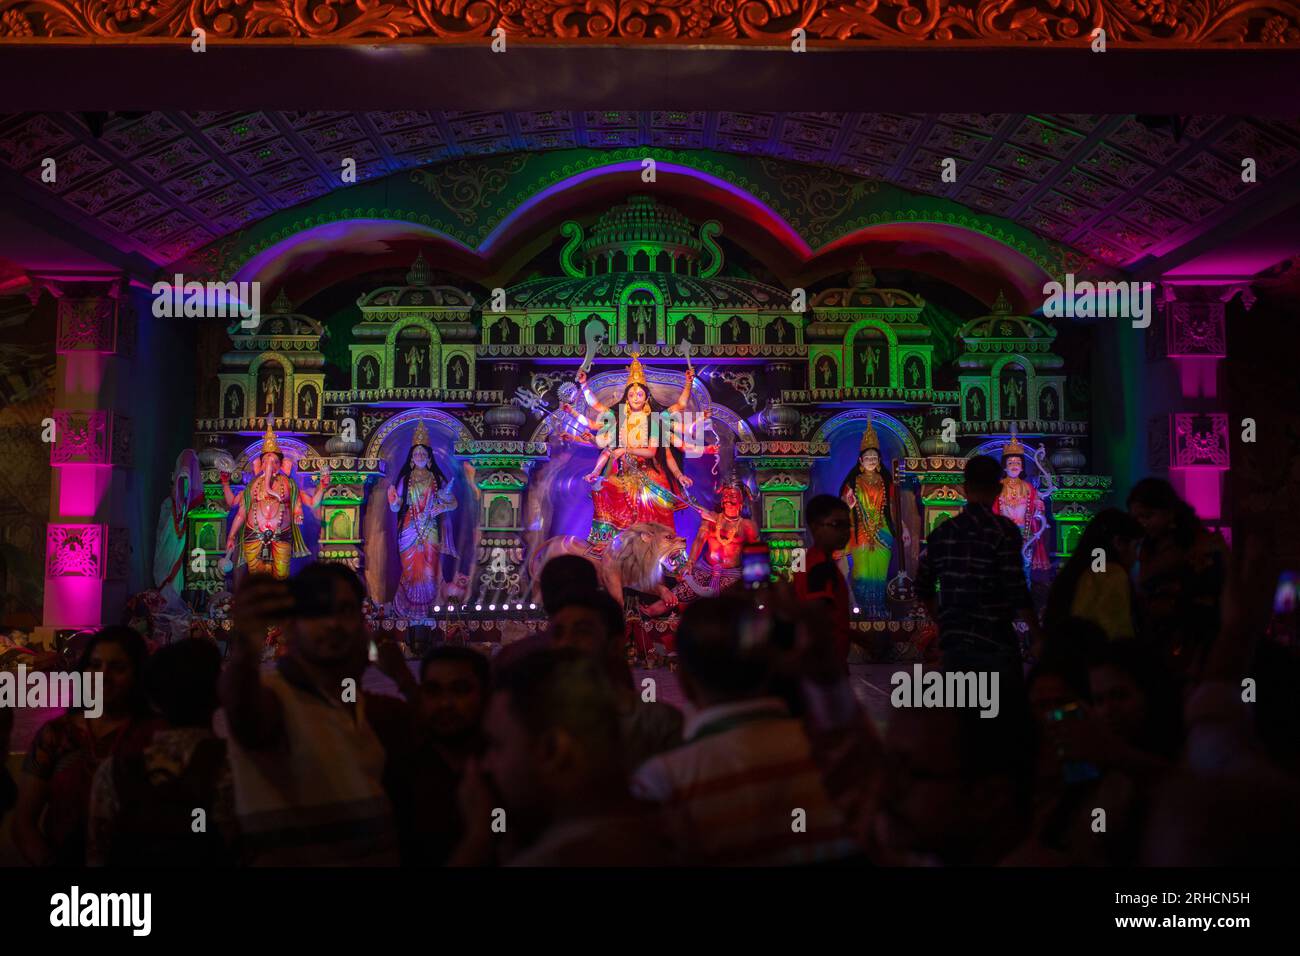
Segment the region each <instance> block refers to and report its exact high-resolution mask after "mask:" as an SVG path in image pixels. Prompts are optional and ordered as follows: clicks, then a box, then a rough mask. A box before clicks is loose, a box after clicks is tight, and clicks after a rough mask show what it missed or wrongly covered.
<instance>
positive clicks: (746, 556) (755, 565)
mask: <svg viewBox="0 0 1300 956" xmlns="http://www.w3.org/2000/svg"><path fill="white" fill-rule="evenodd" d="M740 573H741V577H742V579H743V580H744V582H745V587H746V588H749V589H750V590H755V589H757V588H761V587H765V586H767V585H768V584H771V583H772V553H771V550H770V549H769V548H768V546H767V545H765V544H747V545H745V547H744V549H743V550H742V551H741V552H740Z"/></svg>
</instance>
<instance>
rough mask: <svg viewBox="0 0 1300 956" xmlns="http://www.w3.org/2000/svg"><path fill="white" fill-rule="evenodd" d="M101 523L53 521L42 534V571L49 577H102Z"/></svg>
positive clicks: (102, 547)
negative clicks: (44, 534) (44, 535)
mask: <svg viewBox="0 0 1300 956" xmlns="http://www.w3.org/2000/svg"><path fill="white" fill-rule="evenodd" d="M104 537H105V536H104V526H103V525H98V524H52V525H49V526H48V528H47V530H46V537H45V573H46V576H47V577H51V578H66V577H78V578H102V577H103V576H104Z"/></svg>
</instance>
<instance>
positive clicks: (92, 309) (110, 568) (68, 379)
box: [33, 276, 131, 638]
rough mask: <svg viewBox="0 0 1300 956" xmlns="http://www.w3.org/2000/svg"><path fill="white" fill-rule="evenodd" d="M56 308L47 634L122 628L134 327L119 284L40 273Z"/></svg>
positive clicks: (42, 285) (40, 283) (39, 281)
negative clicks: (112, 625) (125, 411)
mask: <svg viewBox="0 0 1300 956" xmlns="http://www.w3.org/2000/svg"><path fill="white" fill-rule="evenodd" d="M33 283H34V285H35V286H36V287H37V288H38V289H44V290H46V291H48V292H50V293H52V294H53V295H54V297H55V299H56V301H57V305H58V319H57V322H58V328H57V337H56V346H55V349H56V352H57V356H58V361H57V366H56V370H55V402H54V414H53V419H54V428H55V432H54V441H53V443H52V444H51V446H50V466H51V469H50V470H51V482H52V488H51V492H52V493H51V495H50V521H49V525H48V526H47V531H46V553H45V607H44V619H43V623H44V628H43V630H44V631H45V632H46V635H45V636H46V637H47V638H48V637H50V636H52V632H53V631H56V630H61V629H66V628H88V627H99V626H101V625H103V624H107V623H116V621H117V616H118V614H119V613H120V609H121V607H122V605H123V603H124V600H125V590H126V581H125V571H126V554H127V550H128V548H129V543H128V539H127V531H126V528H124V527H120V526H119V525H120V524H121V519H122V515H123V514H124V510H123V508H124V504H123V502H124V498H125V474H124V468H125V467H126V466H127V465H129V448H130V431H129V430H130V422H129V419H127V418H126V417H125V416H124V415H123V414H121V412H120V411H119V409H121V408H124V407H125V403H126V399H127V394H126V389H127V387H128V377H127V372H128V368H127V365H128V362H127V359H126V357H125V355H124V351H129V349H127V348H126V347H127V346H128V345H129V342H130V331H131V323H130V316H129V313H128V311H127V309H128V307H127V300H126V298H125V286H124V284H123V283H122V282H121V281H119V280H116V279H114V280H108V279H94V280H87V279H82V278H75V279H73V278H68V279H64V278H61V277H49V276H36V277H33Z"/></svg>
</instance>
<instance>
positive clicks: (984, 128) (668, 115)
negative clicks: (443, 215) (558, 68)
mask: <svg viewBox="0 0 1300 956" xmlns="http://www.w3.org/2000/svg"><path fill="white" fill-rule="evenodd" d="M581 149H587V150H620V149H623V150H637V149H659V150H671V151H678V152H681V151H694V150H707V151H710V152H712V153H715V154H731V155H743V156H752V157H756V158H758V159H760V160H762V161H763V162H768V163H770V162H772V161H777V160H779V161H782V162H783V163H785V164H803V166H804V168H803V169H802V171H799V170H797V169H795V170H794V171H788V170H783V171H781V172H780V175H779V176H777V175H776V174H775V173H774V172H773V169H774V167H764V168H765V169H766V170H767V171H768V172H770V173H772V174H773V177H774V178H776V179H779V180H780V186H779V187H777V189H776V193H777V194H776V196H775V201H776V202H778V203H779V202H781V201H783V200H784V201H787V202H788V203H789V204H791V205H792V206H798V205H800V204H801V203H802V204H804V205H806V206H807V207H808V209H809V210H810V212H809V215H808V216H807V217H806V218H805V221H804V222H803V223H802V227H803V231H804V237H805V239H807V241H809V242H810V243H811V244H813V245H816V244H817V243H818V242H822V241H826V240H829V239H833V238H835V235H834V233H833V230H827V229H825V228H824V227H825V222H822V221H821V220H819V219H818V213H817V212H816V208H817V206H818V204H822V203H824V204H828V209H827V213H828V214H829V212H830V210H829V205H830V204H834V205H835V207H836V209H838V208H839V207H846V208H847V207H848V206H849V205H851V200H853V199H854V198H855V197H859V196H861V195H863V194H864V193H866V192H868V191H870V190H873V189H875V188H877V184H878V183H883V184H888V185H891V186H894V187H899V188H901V189H904V190H909V191H912V192H915V193H919V194H921V195H922V196H928V197H933V198H937V199H943V200H948V201H950V202H953V203H956V204H957V205H958V206H962V207H965V208H966V209H968V210H970V211H971V212H973V213H975V214H977V215H986V216H990V217H997V218H999V219H1002V220H1006V221H1008V222H1010V223H1014V224H1017V225H1019V226H1022V227H1025V228H1027V229H1029V230H1031V231H1033V232H1034V233H1036V234H1038V235H1040V236H1042V237H1044V238H1046V239H1050V240H1054V241H1057V242H1060V243H1062V244H1064V245H1067V246H1070V247H1073V248H1074V249H1076V250H1078V251H1079V252H1082V253H1083V254H1085V255H1087V256H1088V257H1090V258H1093V259H1095V260H1097V262H1099V263H1101V264H1103V265H1107V266H1116V267H1122V266H1125V265H1130V264H1132V263H1134V262H1136V261H1138V260H1139V259H1141V258H1143V257H1144V256H1147V255H1151V254H1161V253H1163V252H1167V251H1169V250H1170V249H1172V248H1176V247H1177V246H1179V245H1181V244H1183V243H1185V242H1187V241H1189V240H1190V239H1192V238H1195V237H1196V236H1197V235H1199V234H1200V233H1201V232H1202V231H1204V230H1205V229H1206V228H1210V227H1211V226H1213V225H1214V224H1216V223H1217V222H1218V221H1220V220H1221V219H1223V218H1224V217H1225V216H1227V215H1230V214H1231V213H1232V212H1233V211H1234V202H1235V201H1236V200H1237V199H1239V198H1242V197H1243V195H1244V194H1245V193H1246V192H1247V191H1248V190H1251V189H1267V188H1278V187H1279V186H1280V184H1282V183H1284V182H1286V181H1287V179H1288V177H1290V178H1291V179H1293V178H1294V176H1295V173H1296V168H1297V164H1298V163H1300V122H1295V121H1282V120H1268V119H1245V118H1235V117H1214V116H1189V117H1136V116H1131V115H1120V116H1100V115H1091V114H1053V115H1022V114H991V115H985V114H970V115H967V114H940V115H937V116H921V115H898V114H853V113H721V112H676V111H668V110H659V111H645V112H635V111H619V110H609V111H579V112H568V111H544V112H527V113H520V112H512V113H460V112H425V111H412V110H407V111H392V112H364V113H363V112H356V113H340V112H325V111H311V112H273V111H262V112H253V113H213V112H184V113H182V112H176V113H157V112H156V113H148V114H111V115H108V116H104V115H103V114H99V115H93V116H92V115H88V114H72V113H67V114H19V115H8V116H0V164H3V166H4V167H6V168H7V169H8V170H9V171H11V172H12V173H13V174H14V176H15V177H16V179H15V181H17V182H19V183H21V186H20V189H21V191H22V192H23V194H24V195H25V196H26V197H27V198H30V199H32V200H33V201H35V202H36V203H37V204H38V205H40V206H42V207H43V208H45V209H47V210H49V211H50V212H52V213H53V214H54V215H56V216H58V217H60V218H63V219H66V220H67V221H69V222H70V223H71V224H73V225H74V226H76V227H78V228H83V229H86V230H87V231H89V232H91V233H92V234H94V235H97V236H98V237H99V238H101V239H104V240H106V241H108V242H110V243H112V244H113V245H115V246H116V247H118V248H120V249H122V250H124V251H128V252H132V253H140V254H143V255H145V256H147V257H148V258H150V259H152V260H153V261H154V262H156V263H158V264H160V265H161V264H166V263H170V262H173V261H175V260H177V259H179V258H181V257H183V256H185V255H187V254H190V253H193V252H194V251H195V250H198V249H200V248H203V247H205V246H207V245H209V244H211V243H213V242H214V240H218V239H221V238H222V237H226V236H230V235H232V234H235V233H238V232H240V231H241V230H245V229H248V228H250V227H252V226H253V225H255V224H257V223H259V222H261V221H263V220H266V219H267V218H268V217H272V216H275V215H276V214H278V213H283V212H285V211H287V210H296V209H299V208H303V209H310V206H305V205H304V204H309V203H310V202H311V201H312V200H315V199H317V198H318V197H321V196H324V195H325V194H327V193H338V194H339V195H341V196H350V195H351V194H350V193H348V192H347V189H346V188H345V185H344V183H343V182H342V181H341V177H340V175H339V170H340V168H341V163H342V161H343V159H344V158H349V159H352V160H354V161H355V162H356V166H357V179H358V182H359V183H366V182H368V181H376V180H379V179H381V178H382V177H392V178H391V179H390V180H388V182H393V183H397V182H399V181H408V182H409V181H413V180H417V179H418V178H419V175H422V174H413V171H415V170H419V169H421V167H430V168H429V169H428V171H427V172H428V173H429V176H430V177H431V178H427V180H426V181H428V182H430V183H431V184H432V185H431V186H430V189H431V190H432V191H433V192H437V191H438V189H439V188H440V186H439V185H438V183H439V180H443V181H444V184H445V185H446V186H447V187H448V189H449V190H451V191H452V192H455V191H460V192H462V193H463V194H464V195H465V196H469V197H473V198H474V199H475V200H477V199H478V198H479V197H481V196H484V195H488V194H490V193H492V192H493V191H494V190H495V191H501V189H502V188H503V185H504V181H502V180H501V177H502V176H507V175H509V174H511V173H512V171H513V169H512V166H511V164H512V163H513V164H517V163H519V162H522V161H523V160H522V159H518V160H510V161H508V162H507V165H506V166H505V167H502V166H500V165H495V166H493V165H485V166H482V167H481V168H479V167H475V166H473V165H472V164H467V161H468V160H470V159H472V158H473V157H493V156H502V155H504V154H511V155H517V156H520V157H522V156H524V155H526V154H527V153H529V152H552V151H562V150H581ZM1244 156H1249V157H1251V158H1253V159H1254V160H1255V161H1256V163H1257V165H1258V180H1259V182H1258V183H1257V184H1255V185H1254V186H1251V185H1247V184H1245V183H1243V182H1242V181H1241V177H1240V174H1239V172H1240V163H1241V159H1242V158H1243V157H1244ZM946 157H952V158H954V159H955V160H956V161H957V172H958V175H957V179H956V182H954V183H944V182H942V180H941V177H940V164H941V162H942V160H943V159H944V158H946ZM46 158H53V159H54V160H55V161H56V164H57V169H58V176H57V178H56V181H55V182H53V183H46V182H44V181H43V179H42V169H43V160H45V159H46ZM448 161H455V162H456V163H457V164H458V165H457V166H455V167H449V166H446V165H437V164H440V163H444V164H445V163H446V162H448ZM350 188H352V189H356V190H361V189H363V188H364V187H363V186H355V187H350ZM444 198H448V197H444ZM449 204H450V205H452V206H454V205H455V204H456V197H455V196H451V197H449ZM481 212H482V210H477V211H476V210H466V209H460V210H459V211H458V212H457V217H458V218H459V219H460V220H461V221H462V222H463V223H464V224H468V223H469V222H471V221H472V220H478V219H480V218H481V216H480V215H479V214H480V213H481ZM823 218H825V217H824V216H823Z"/></svg>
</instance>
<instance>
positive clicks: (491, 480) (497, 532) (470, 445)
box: [456, 439, 547, 608]
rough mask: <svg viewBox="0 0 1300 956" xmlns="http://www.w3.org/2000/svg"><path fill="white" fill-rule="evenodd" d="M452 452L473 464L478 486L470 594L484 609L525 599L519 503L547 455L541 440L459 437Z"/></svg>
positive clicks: (522, 503) (475, 481) (525, 574)
mask: <svg viewBox="0 0 1300 956" xmlns="http://www.w3.org/2000/svg"><path fill="white" fill-rule="evenodd" d="M456 454H457V455H458V456H460V457H463V458H468V459H469V460H470V461H471V462H472V463H473V465H474V475H475V479H474V483H475V487H476V489H477V491H478V498H479V514H478V527H479V538H478V553H477V554H476V555H475V556H474V570H473V572H472V574H473V578H472V580H471V581H470V584H469V591H468V596H469V600H470V602H471V603H472V604H479V605H482V606H483V607H484V608H486V607H488V606H489V605H492V604H495V605H498V606H501V605H504V604H507V603H509V604H519V603H523V604H527V603H528V584H529V582H528V581H527V573H526V568H525V567H524V538H523V531H524V528H523V506H524V493H525V490H526V489H527V487H528V475H529V472H530V471H531V470H532V468H533V465H534V464H535V463H536V462H538V461H541V460H542V459H544V458H546V456H547V449H546V443H545V442H524V441H511V440H491V439H489V440H484V441H475V440H471V441H460V442H457V443H456Z"/></svg>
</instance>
